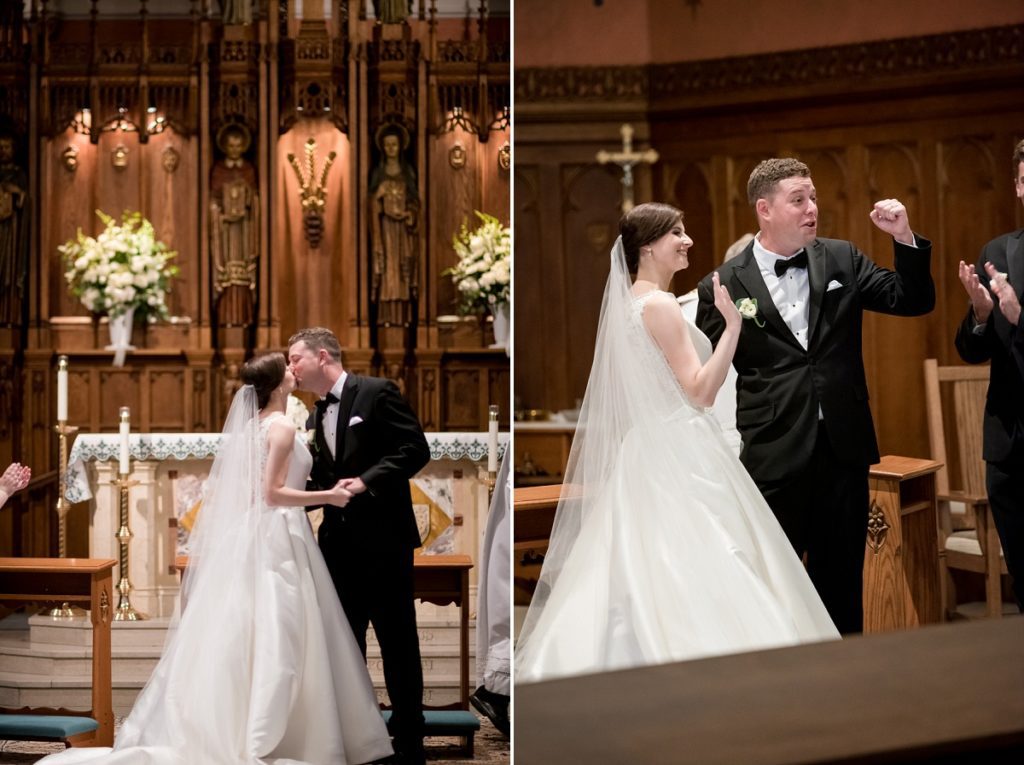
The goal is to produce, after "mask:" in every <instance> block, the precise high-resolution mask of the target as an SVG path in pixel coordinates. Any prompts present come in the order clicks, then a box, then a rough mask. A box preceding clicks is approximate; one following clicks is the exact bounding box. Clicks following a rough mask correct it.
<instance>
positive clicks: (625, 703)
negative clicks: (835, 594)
mask: <svg viewBox="0 0 1024 765" xmlns="http://www.w3.org/2000/svg"><path fill="white" fill-rule="evenodd" d="M514 742H515V760H516V762H519V763H529V765H546V764H547V763H551V764H552V765H554V764H555V763H558V764H559V765H562V764H563V763H570V762H573V763H575V762H579V763H602V765H618V764H619V763H621V764H622V765H626V764H627V763H628V764H629V765H635V764H636V763H644V765H657V764H658V763H666V764H667V763H672V764H673V765H687V764H689V763H693V764H694V765H719V764H720V765H741V764H743V765H796V764H797V763H800V764H801V765H809V764H811V763H897V762H898V763H904V762H929V763H936V762H941V763H958V762H986V763H1003V762H1007V763H1009V762H1014V763H1024V617H1021V616H1014V617H1011V618H1005V619H1001V620H988V621H981V622H970V623H958V624H947V625H937V626H930V627H923V628H921V629H917V630H911V631H906V632H894V633H886V634H879V635H870V636H864V637H857V638H852V639H847V640H844V641H841V642H830V643H819V644H814V645H804V646H797V647H794V648H784V649H779V650H774V651H761V652H756V653H748V654H739V655H735V656H729V657H720V658H715V659H706V660H701V661H692V662H682V663H678V664H669V665H663V666H660V667H647V668H643V669H637V670H629V671H625V672H612V673H606V674H602V675H591V676H586V677H579V678H573V679H567V680H558V681H551V682H547V683H537V684H532V685H520V686H517V687H516V691H515V736H514ZM969 753H970V754H969ZM965 758H967V759H965Z"/></svg>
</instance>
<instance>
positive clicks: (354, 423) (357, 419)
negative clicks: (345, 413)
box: [348, 414, 363, 428]
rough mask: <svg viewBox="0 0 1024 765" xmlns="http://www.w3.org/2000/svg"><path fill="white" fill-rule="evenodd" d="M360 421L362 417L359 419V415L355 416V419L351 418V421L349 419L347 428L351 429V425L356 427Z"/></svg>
mask: <svg viewBox="0 0 1024 765" xmlns="http://www.w3.org/2000/svg"><path fill="white" fill-rule="evenodd" d="M362 421H363V418H362V417H360V416H359V415H358V414H357V415H356V416H355V417H352V418H351V419H350V420H349V421H348V426H349V427H350V428H351V427H352V426H353V425H358V424H359V423H361V422H362Z"/></svg>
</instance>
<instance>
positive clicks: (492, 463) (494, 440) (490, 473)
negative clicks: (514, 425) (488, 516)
mask: <svg viewBox="0 0 1024 765" xmlns="http://www.w3.org/2000/svg"><path fill="white" fill-rule="evenodd" d="M497 480H498V405H497V404H491V405H490V406H489V407H487V477H486V478H485V479H484V482H485V483H486V484H487V507H488V508H489V507H490V506H491V499H492V498H493V496H494V484H495V483H496V482H497Z"/></svg>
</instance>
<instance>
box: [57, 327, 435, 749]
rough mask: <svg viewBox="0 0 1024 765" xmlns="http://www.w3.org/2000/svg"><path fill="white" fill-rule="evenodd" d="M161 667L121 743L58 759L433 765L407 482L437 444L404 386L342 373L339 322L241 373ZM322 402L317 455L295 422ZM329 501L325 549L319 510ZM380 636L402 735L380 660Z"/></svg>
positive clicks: (309, 332)
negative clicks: (296, 394)
mask: <svg viewBox="0 0 1024 765" xmlns="http://www.w3.org/2000/svg"><path fill="white" fill-rule="evenodd" d="M241 377H242V382H243V383H244V385H243V386H242V387H241V388H240V390H239V391H238V393H237V394H236V395H235V398H234V401H233V402H232V405H231V409H230V411H229V412H228V416H227V419H226V421H225V425H224V430H223V437H222V442H221V446H220V448H219V449H218V453H217V457H216V459H215V460H214V464H213V467H212V468H211V471H210V476H209V478H208V479H207V483H206V488H205V491H204V495H203V506H202V510H201V512H200V513H199V518H198V521H197V524H196V526H195V527H194V530H193V533H192V537H191V538H190V547H191V554H190V560H189V567H188V570H187V574H186V576H185V577H184V578H183V582H182V589H181V594H180V597H179V601H178V603H177V604H176V607H175V613H174V615H173V617H172V620H171V624H170V627H169V629H168V636H167V640H166V643H165V645H164V650H163V653H162V655H161V658H160V661H159V663H158V664H157V666H156V668H155V669H154V671H153V673H152V675H151V676H150V679H149V681H148V682H147V684H146V686H145V687H144V688H143V690H142V692H141V693H140V694H139V696H138V698H137V699H136V702H135V705H134V706H133V708H132V710H131V713H130V714H129V715H128V717H127V718H126V719H125V721H124V722H123V724H122V725H121V728H120V730H119V732H118V734H117V738H116V740H115V742H114V747H113V749H69V750H67V751H65V752H61V753H59V754H55V755H51V756H50V757H47V758H44V761H45V762H46V763H61V764H64V763H80V762H97V761H102V762H104V763H111V765H120V764H121V763H134V764H137V765H142V764H143V763H145V764H146V765H186V764H188V765H191V764H192V763H197V762H204V763H205V762H209V763H239V764H240V765H241V764H242V763H244V764H245V765H305V764H308V765H326V763H331V764H332V765H334V764H336V763H337V764H344V763H352V764H353V765H354V764H355V763H367V762H382V761H383V762H389V763H390V762H395V763H413V764H419V763H423V762H424V760H425V756H424V751H423V724H424V720H423V712H422V696H423V672H422V666H421V663H420V652H419V639H418V635H417V631H416V611H415V603H414V597H413V551H414V549H415V548H416V547H418V546H419V544H420V539H419V533H418V530H417V527H416V521H415V517H414V515H413V510H412V500H411V496H410V491H409V479H410V478H412V476H413V475H415V474H416V473H417V472H418V471H419V470H420V469H421V468H422V467H423V466H424V465H426V463H427V462H428V461H429V459H430V451H429V448H428V446H427V442H426V438H425V437H424V435H423V431H422V429H421V427H420V424H419V421H418V420H417V419H416V416H415V414H413V412H412V410H411V409H410V407H409V405H408V404H407V403H406V401H405V400H404V399H403V398H402V396H401V394H400V393H399V391H398V388H397V387H396V386H395V385H394V384H393V383H391V382H390V381H387V380H384V379H379V378H373V377H366V376H361V375H355V374H352V373H349V372H347V371H346V370H345V369H344V366H343V365H342V361H341V346H340V344H339V343H338V340H337V338H336V337H335V336H334V334H333V333H332V332H331V331H330V330H327V329H324V328H319V327H314V328H309V329H303V330H301V331H299V332H298V333H296V334H295V335H294V336H293V337H292V338H291V339H290V340H289V344H288V354H287V359H286V358H285V356H284V355H282V354H281V353H268V354H263V355H260V356H256V357H254V358H252V359H250V360H249V361H247V362H246V363H245V365H244V366H243V368H242V373H241ZM296 387H298V388H299V389H301V390H306V391H310V392H312V393H315V394H317V395H318V396H320V397H321V398H320V400H318V401H317V403H316V407H315V409H314V412H313V413H312V414H311V415H310V419H309V422H308V423H307V428H308V429H309V430H312V431H313V433H314V439H313V442H312V444H311V445H310V448H307V446H306V442H305V439H303V438H301V437H299V436H298V435H297V433H296V430H295V427H294V425H292V424H291V422H290V421H289V420H288V418H287V417H286V415H285V411H286V407H287V399H288V395H289V394H290V393H291V392H292V391H293V390H295V389H296ZM320 506H323V507H324V518H323V522H322V523H321V525H320V528H319V531H318V535H317V536H318V539H314V537H313V533H312V529H311V527H310V524H309V521H308V520H307V518H306V515H305V509H312V508H313V507H320ZM370 625H372V626H373V629H374V633H375V635H376V638H377V642H378V644H379V647H380V655H381V660H382V664H383V669H384V680H385V684H386V686H387V691H388V697H389V699H390V701H391V706H392V716H391V721H390V724H389V725H390V729H391V733H392V734H393V741H392V738H391V736H390V735H389V732H388V729H387V727H385V723H384V719H383V717H382V716H381V714H380V710H379V707H378V704H377V699H376V694H375V692H374V689H373V684H372V682H371V680H370V676H369V672H368V671H367V667H366V633H367V629H368V628H369V626H370Z"/></svg>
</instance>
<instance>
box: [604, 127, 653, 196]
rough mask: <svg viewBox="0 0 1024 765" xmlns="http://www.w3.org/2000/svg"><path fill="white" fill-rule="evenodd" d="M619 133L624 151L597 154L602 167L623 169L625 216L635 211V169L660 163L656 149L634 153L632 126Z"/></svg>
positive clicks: (623, 128) (621, 129)
mask: <svg viewBox="0 0 1024 765" xmlns="http://www.w3.org/2000/svg"><path fill="white" fill-rule="evenodd" d="M619 132H620V133H622V151H605V150H604V149H602V150H601V151H599V152H598V153H597V161H598V162H600V163H601V164H602V165H607V164H608V163H609V162H612V163H614V164H616V165H618V166H619V167H621V168H622V212H623V214H625V213H628V212H629V211H630V210H632V209H633V167H634V166H636V165H638V164H641V163H645V164H648V165H653V164H654V163H655V162H657V161H658V152H656V151H655V150H654V149H647V150H646V151H633V132H634V131H633V126H632V125H630V124H628V123H627V124H625V125H623V126H622V127H621V128H620V129H619Z"/></svg>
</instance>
